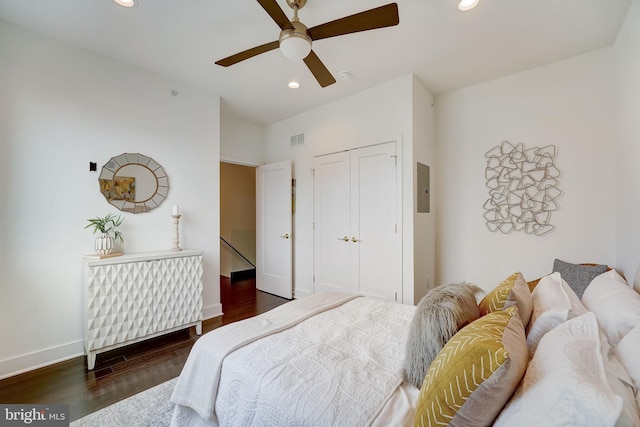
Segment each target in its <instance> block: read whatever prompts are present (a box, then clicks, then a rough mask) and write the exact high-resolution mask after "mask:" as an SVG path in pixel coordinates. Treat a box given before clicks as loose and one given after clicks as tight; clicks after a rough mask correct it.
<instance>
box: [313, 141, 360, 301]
mask: <svg viewBox="0 0 640 427" xmlns="http://www.w3.org/2000/svg"><path fill="white" fill-rule="evenodd" d="M349 163H350V156H349V152H347V151H344V152H342V153H336V154H329V155H326V156H320V157H316V158H315V159H314V165H313V168H314V279H315V291H316V292H321V291H336V292H357V288H356V287H355V285H354V284H353V282H352V280H351V270H350V264H349V261H348V260H349V258H350V256H351V228H350V222H351V217H350V215H351V214H350V209H351V188H350V187H349V185H348V183H349V180H350V172H349V169H350V164H349Z"/></svg>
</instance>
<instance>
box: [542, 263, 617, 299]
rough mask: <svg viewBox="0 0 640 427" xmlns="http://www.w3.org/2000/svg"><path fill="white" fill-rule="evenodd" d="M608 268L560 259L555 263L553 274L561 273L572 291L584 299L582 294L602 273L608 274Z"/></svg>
mask: <svg viewBox="0 0 640 427" xmlns="http://www.w3.org/2000/svg"><path fill="white" fill-rule="evenodd" d="M608 268H609V267H607V266H606V265H601V264H598V265H585V264H571V263H568V262H564V261H560V260H559V259H556V260H555V261H554V262H553V272H554V273H556V272H557V273H560V276H561V277H562V278H563V279H564V280H565V281H566V282H567V283H568V284H569V286H570V287H571V289H573V291H574V292H575V293H576V295H578V298H582V294H583V293H584V290H585V289H587V286H589V283H591V281H592V280H593V279H595V278H596V277H597V276H599V275H601V274H602V273H606V271H607V269H608Z"/></svg>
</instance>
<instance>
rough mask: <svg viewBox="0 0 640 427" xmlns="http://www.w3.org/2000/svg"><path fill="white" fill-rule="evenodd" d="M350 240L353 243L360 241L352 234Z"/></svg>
mask: <svg viewBox="0 0 640 427" xmlns="http://www.w3.org/2000/svg"><path fill="white" fill-rule="evenodd" d="M351 241H352V242H353V243H356V242H360V240H358V239H356V237H355V236H353V237H352V238H351Z"/></svg>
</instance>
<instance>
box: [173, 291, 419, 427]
mask: <svg viewBox="0 0 640 427" xmlns="http://www.w3.org/2000/svg"><path fill="white" fill-rule="evenodd" d="M327 310H330V311H327ZM413 311H414V307H412V306H404V305H401V304H397V303H391V302H385V301H380V300H376V299H372V298H357V297H356V296H353V295H345V294H333V293H323V294H316V295H313V296H311V297H307V298H303V299H300V300H296V301H293V302H291V303H288V304H285V305H284V306H281V307H278V308H276V309H274V310H272V311H270V312H268V313H265V314H263V315H261V316H257V317H255V318H251V319H247V320H246V321H242V322H237V323H234V324H231V325H228V326H226V327H224V328H220V329H216V330H214V331H212V332H210V333H208V334H207V335H205V336H204V337H202V338H201V339H200V340H198V341H197V343H196V345H195V346H194V348H193V350H192V352H191V354H190V356H189V359H188V361H187V364H186V365H185V368H184V370H183V373H182V374H181V376H180V379H179V381H178V384H177V385H176V389H175V391H174V394H173V396H172V401H173V402H174V403H176V404H177V406H176V412H175V414H174V418H173V421H172V424H174V425H184V424H185V423H187V418H189V422H188V423H187V424H190V425H216V424H219V425H221V426H227V425H228V426H247V425H278V426H282V425H332V426H339V425H345V426H361V425H370V424H371V423H372V422H373V421H374V420H375V419H376V417H377V416H378V415H379V414H380V412H381V411H382V410H383V408H384V407H385V404H387V402H388V401H389V399H390V397H391V396H392V395H393V394H394V393H395V392H396V390H398V387H399V385H400V383H401V380H402V377H401V368H402V360H403V357H404V344H405V340H406V333H407V331H408V329H409V324H410V322H411V317H412V315H413ZM302 320H305V321H304V322H302ZM234 325H235V326H234ZM258 338H262V339H259V340H258ZM214 409H215V411H214ZM194 412H195V413H197V415H198V418H199V421H197V422H194V415H195V414H194Z"/></svg>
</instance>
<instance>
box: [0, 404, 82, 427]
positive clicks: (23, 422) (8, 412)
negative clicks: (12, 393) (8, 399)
mask: <svg viewBox="0 0 640 427" xmlns="http://www.w3.org/2000/svg"><path fill="white" fill-rule="evenodd" d="M69 422H70V419H69V405H57V404H56V405H32V404H27V405H4V404H0V427H5V426H7V427H10V426H11V427H13V426H37V427H69Z"/></svg>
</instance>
